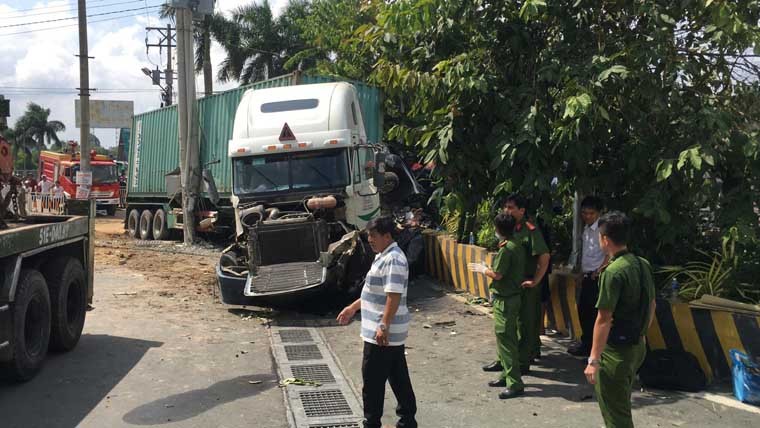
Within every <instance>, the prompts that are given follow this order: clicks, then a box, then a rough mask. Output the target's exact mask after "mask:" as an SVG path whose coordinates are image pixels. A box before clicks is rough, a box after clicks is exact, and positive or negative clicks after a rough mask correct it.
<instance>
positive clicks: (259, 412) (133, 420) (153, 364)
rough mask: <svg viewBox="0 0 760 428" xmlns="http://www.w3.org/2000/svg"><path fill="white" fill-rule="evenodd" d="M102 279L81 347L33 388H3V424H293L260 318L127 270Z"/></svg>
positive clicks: (28, 427)
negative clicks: (168, 290)
mask: <svg viewBox="0 0 760 428" xmlns="http://www.w3.org/2000/svg"><path fill="white" fill-rule="evenodd" d="M95 282H96V285H95V287H96V297H95V302H94V306H95V310H93V311H91V312H90V313H89V314H88V318H87V322H86V325H85V332H84V335H83V336H82V339H81V342H80V343H79V346H78V347H77V348H76V349H75V350H73V351H72V352H70V353H67V354H62V355H54V356H52V357H51V358H49V359H48V361H47V364H46V366H45V368H44V370H43V372H42V373H41V374H40V375H39V376H38V377H36V378H35V379H33V380H32V381H31V382H29V383H26V384H23V385H0V427H3V428H17V427H18V428H37V427H46V428H47V427H56V428H58V427H60V428H67V427H80V426H81V427H98V428H102V427H134V426H166V427H167V428H168V427H204V428H205V427H230V428H232V427H252V426H259V427H273V428H279V427H287V421H286V419H285V408H284V403H283V396H282V393H281V391H280V390H279V388H278V386H277V379H276V376H275V371H274V369H273V366H272V358H271V354H270V352H269V340H268V336H267V332H266V327H264V326H262V325H261V321H260V320H258V319H257V318H256V317H255V316H254V317H253V318H251V319H249V320H244V319H242V318H241V316H240V314H241V313H240V312H235V313H231V312H229V311H228V310H227V309H226V308H223V307H221V305H218V304H214V303H213V301H212V300H211V298H210V297H208V298H204V299H196V300H190V299H184V298H182V297H177V296H170V295H163V296H161V295H156V294H155V293H153V292H152V291H151V286H155V285H156V284H155V283H151V282H150V281H148V280H147V279H146V278H145V277H143V276H142V275H139V274H135V273H133V272H132V271H130V270H128V269H125V268H106V269H105V270H102V269H99V270H98V272H97V274H96V277H95ZM177 286H178V287H181V286H183V284H177ZM115 293H137V295H129V294H116V295H115ZM180 296H181V295H180ZM242 313H243V315H245V316H247V315H248V314H246V313H244V312H242ZM249 381H250V382H254V383H250V382H249ZM259 381H261V382H260V383H258V382H259Z"/></svg>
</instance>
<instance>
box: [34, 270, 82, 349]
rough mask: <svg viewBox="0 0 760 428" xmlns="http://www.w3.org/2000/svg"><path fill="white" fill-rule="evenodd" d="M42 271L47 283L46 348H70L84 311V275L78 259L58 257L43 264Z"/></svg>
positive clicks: (76, 340) (75, 337)
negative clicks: (47, 322)
mask: <svg viewBox="0 0 760 428" xmlns="http://www.w3.org/2000/svg"><path fill="white" fill-rule="evenodd" d="M42 274H43V275H44V276H45V279H46V280H47V283H48V286H49V287H50V309H51V313H52V322H51V326H50V349H52V350H54V351H70V350H72V349H74V346H76V344H77V342H79V337H80V336H81V335H82V328H84V319H85V315H86V314H87V279H86V276H85V273H84V268H82V263H80V262H79V260H77V259H75V258H73V257H61V258H58V259H55V260H53V261H52V262H51V263H50V264H48V265H46V266H45V268H44V270H43V272H42Z"/></svg>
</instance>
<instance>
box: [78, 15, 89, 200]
mask: <svg viewBox="0 0 760 428" xmlns="http://www.w3.org/2000/svg"><path fill="white" fill-rule="evenodd" d="M85 3H86V1H85V0H79V2H78V4H79V12H78V13H79V104H80V109H79V112H80V114H81V117H80V118H79V147H80V151H81V153H82V155H81V156H80V157H81V162H80V163H81V171H82V172H90V171H91V170H90V66H89V57H88V49H87V5H86V4H85ZM87 187H88V190H89V186H87Z"/></svg>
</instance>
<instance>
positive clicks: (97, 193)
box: [90, 190, 113, 199]
mask: <svg viewBox="0 0 760 428" xmlns="http://www.w3.org/2000/svg"><path fill="white" fill-rule="evenodd" d="M90 195H91V196H92V197H93V198H96V199H98V198H110V197H111V195H113V192H112V191H110V190H93V191H91V192H90Z"/></svg>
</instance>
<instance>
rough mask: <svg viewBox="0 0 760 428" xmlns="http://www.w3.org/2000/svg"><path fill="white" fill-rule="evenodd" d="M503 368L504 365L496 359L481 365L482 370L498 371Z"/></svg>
mask: <svg viewBox="0 0 760 428" xmlns="http://www.w3.org/2000/svg"><path fill="white" fill-rule="evenodd" d="M502 370H504V367H502V366H501V361H499V360H496V361H494V362H492V363H491V364H486V365H485V366H483V371H484V372H500V371H502Z"/></svg>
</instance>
